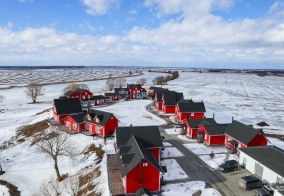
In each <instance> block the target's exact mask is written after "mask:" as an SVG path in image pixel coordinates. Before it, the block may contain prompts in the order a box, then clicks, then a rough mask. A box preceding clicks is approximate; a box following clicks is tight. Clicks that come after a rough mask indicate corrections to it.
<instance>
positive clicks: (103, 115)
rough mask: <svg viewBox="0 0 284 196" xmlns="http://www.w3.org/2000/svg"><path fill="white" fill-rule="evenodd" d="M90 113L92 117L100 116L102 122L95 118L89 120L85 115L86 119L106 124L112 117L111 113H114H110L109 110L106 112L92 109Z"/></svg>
mask: <svg viewBox="0 0 284 196" xmlns="http://www.w3.org/2000/svg"><path fill="white" fill-rule="evenodd" d="M89 115H90V117H91V118H92V119H94V117H96V116H97V117H98V118H99V120H100V122H96V121H94V120H88V119H87V118H86V117H87V116H85V120H86V121H87V122H91V123H93V124H97V125H103V126H104V125H105V124H106V123H107V121H108V119H109V118H110V117H111V115H113V114H112V113H109V112H104V111H100V110H90V111H89Z"/></svg>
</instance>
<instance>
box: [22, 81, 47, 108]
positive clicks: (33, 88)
mask: <svg viewBox="0 0 284 196" xmlns="http://www.w3.org/2000/svg"><path fill="white" fill-rule="evenodd" d="M25 93H26V95H27V97H28V98H31V99H32V101H33V103H35V102H36V100H37V98H38V97H39V96H42V95H44V88H43V86H42V85H40V84H37V83H34V82H33V83H30V84H29V85H28V86H26V90H25Z"/></svg>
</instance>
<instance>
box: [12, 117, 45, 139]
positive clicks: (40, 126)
mask: <svg viewBox="0 0 284 196" xmlns="http://www.w3.org/2000/svg"><path fill="white" fill-rule="evenodd" d="M48 127H49V125H48V121H47V120H42V121H39V122H37V123H34V124H32V125H24V126H21V127H19V128H18V130H17V131H16V137H17V138H19V139H18V142H24V141H25V138H27V137H31V136H33V135H35V134H37V133H40V132H43V131H44V130H45V129H47V128H48ZM21 136H23V137H21ZM20 137H21V138H20Z"/></svg>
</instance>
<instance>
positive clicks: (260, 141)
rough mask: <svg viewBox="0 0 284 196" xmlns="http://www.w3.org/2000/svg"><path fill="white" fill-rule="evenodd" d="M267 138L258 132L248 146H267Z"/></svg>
mask: <svg viewBox="0 0 284 196" xmlns="http://www.w3.org/2000/svg"><path fill="white" fill-rule="evenodd" d="M266 145H267V139H266V138H265V137H264V136H263V135H262V134H257V135H256V136H255V137H254V138H253V139H252V140H251V141H250V142H249V143H248V144H247V146H266Z"/></svg>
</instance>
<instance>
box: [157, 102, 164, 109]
mask: <svg viewBox="0 0 284 196" xmlns="http://www.w3.org/2000/svg"><path fill="white" fill-rule="evenodd" d="M162 106H163V103H162V102H156V108H157V110H162Z"/></svg>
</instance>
